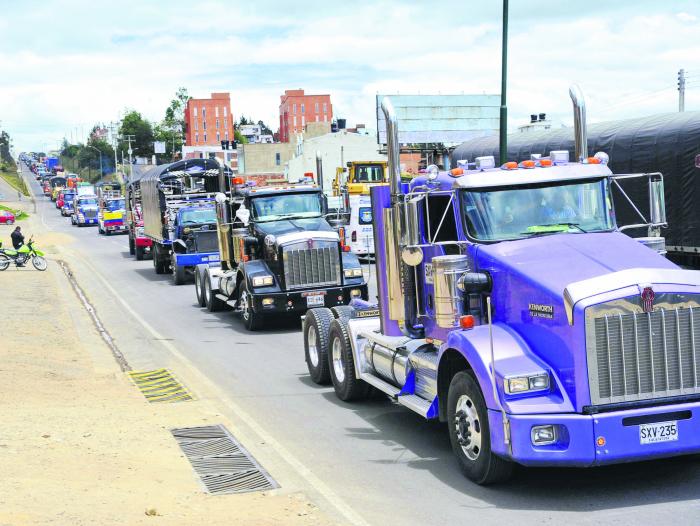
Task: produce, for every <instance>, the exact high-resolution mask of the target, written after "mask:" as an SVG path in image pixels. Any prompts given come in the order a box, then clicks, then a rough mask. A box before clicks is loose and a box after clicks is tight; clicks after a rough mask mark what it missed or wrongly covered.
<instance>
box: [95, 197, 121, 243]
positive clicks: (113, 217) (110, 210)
mask: <svg viewBox="0 0 700 526" xmlns="http://www.w3.org/2000/svg"><path fill="white" fill-rule="evenodd" d="M125 216H126V204H125V202H124V197H122V196H121V195H119V194H104V195H102V196H101V197H100V198H99V212H98V214H97V231H98V233H99V234H104V235H107V236H109V235H111V234H113V233H120V234H121V233H126V229H127V227H126V223H125Z"/></svg>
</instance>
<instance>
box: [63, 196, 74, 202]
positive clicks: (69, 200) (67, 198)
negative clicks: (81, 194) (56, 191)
mask: <svg viewBox="0 0 700 526" xmlns="http://www.w3.org/2000/svg"><path fill="white" fill-rule="evenodd" d="M74 198H75V194H66V195H64V196H63V202H64V203H70V202H71V201H72V200H73V199H74Z"/></svg>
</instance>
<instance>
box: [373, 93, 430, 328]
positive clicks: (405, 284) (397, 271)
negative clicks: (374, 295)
mask: <svg viewBox="0 0 700 526" xmlns="http://www.w3.org/2000/svg"><path fill="white" fill-rule="evenodd" d="M381 108H382V112H383V113H384V119H385V122H386V147H387V161H388V162H387V169H388V171H389V188H390V191H391V209H385V210H384V221H385V223H384V224H385V225H386V222H387V221H390V222H391V225H392V232H391V235H386V236H385V243H384V244H385V246H384V253H385V255H386V256H385V261H386V269H379V268H378V269H377V275H378V276H379V275H381V273H383V272H386V275H387V285H388V292H389V294H388V295H389V297H388V300H389V302H388V303H389V316H390V318H391V319H393V320H396V321H398V322H399V326H400V327H401V331H402V332H403V333H404V334H405V335H406V336H408V337H409V338H421V337H423V333H422V331H419V330H416V329H415V328H414V324H415V321H416V284H415V273H414V269H413V268H410V267H409V266H408V265H406V264H405V263H403V262H402V261H401V251H402V249H403V248H404V247H402V246H401V244H402V240H403V239H404V232H403V231H404V228H403V223H404V222H405V207H406V203H405V196H404V195H403V193H402V192H401V164H400V158H399V125H398V118H397V117H396V112H395V111H394V106H393V104H392V103H391V100H389V98H388V97H384V99H383V100H382V104H381ZM377 261H378V260H377Z"/></svg>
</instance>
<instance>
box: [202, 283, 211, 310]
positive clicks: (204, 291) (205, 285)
mask: <svg viewBox="0 0 700 526" xmlns="http://www.w3.org/2000/svg"><path fill="white" fill-rule="evenodd" d="M202 292H203V293H204V303H205V304H207V305H208V304H209V292H210V290H209V287H207V282H206V280H205V281H204V286H203V287H202Z"/></svg>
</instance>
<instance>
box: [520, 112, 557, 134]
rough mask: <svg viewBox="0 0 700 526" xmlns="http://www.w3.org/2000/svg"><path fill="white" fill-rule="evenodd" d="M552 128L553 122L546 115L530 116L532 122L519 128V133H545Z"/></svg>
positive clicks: (534, 114)
mask: <svg viewBox="0 0 700 526" xmlns="http://www.w3.org/2000/svg"><path fill="white" fill-rule="evenodd" d="M551 127H552V121H551V120H548V119H547V114H546V113H540V114H536V113H533V114H532V115H530V122H529V123H528V124H523V125H522V126H518V131H519V132H520V133H526V132H531V131H544V130H549V129H551Z"/></svg>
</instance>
